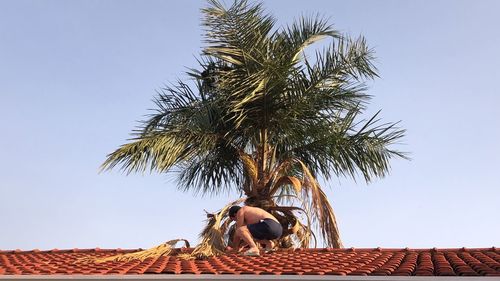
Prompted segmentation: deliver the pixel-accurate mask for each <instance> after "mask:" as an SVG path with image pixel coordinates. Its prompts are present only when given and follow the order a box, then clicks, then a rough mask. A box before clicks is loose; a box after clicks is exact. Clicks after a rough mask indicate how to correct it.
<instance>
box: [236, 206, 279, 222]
mask: <svg viewBox="0 0 500 281" xmlns="http://www.w3.org/2000/svg"><path fill="white" fill-rule="evenodd" d="M239 212H242V215H243V217H244V223H245V224H254V223H258V222H260V221H261V220H264V219H272V220H274V221H276V222H278V223H279V221H278V220H277V219H276V218H275V217H274V216H273V215H271V214H270V213H268V212H266V211H264V210H262V209H261V208H255V207H250V206H243V207H241V209H240V211H239Z"/></svg>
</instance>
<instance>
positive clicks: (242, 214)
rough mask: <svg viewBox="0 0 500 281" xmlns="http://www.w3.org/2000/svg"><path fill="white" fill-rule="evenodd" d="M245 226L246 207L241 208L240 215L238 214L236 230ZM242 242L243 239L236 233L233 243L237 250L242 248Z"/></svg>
mask: <svg viewBox="0 0 500 281" xmlns="http://www.w3.org/2000/svg"><path fill="white" fill-rule="evenodd" d="M243 225H245V207H243V208H241V209H240V210H239V211H238V213H236V229H238V228H239V227H242V226H243ZM240 242H241V237H239V236H238V235H236V232H235V233H234V235H233V243H232V246H233V248H234V249H236V250H237V249H238V248H239V246H240Z"/></svg>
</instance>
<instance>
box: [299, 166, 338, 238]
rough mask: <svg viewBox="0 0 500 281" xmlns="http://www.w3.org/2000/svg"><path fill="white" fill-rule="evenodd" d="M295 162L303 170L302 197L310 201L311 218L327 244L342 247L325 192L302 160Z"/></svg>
mask: <svg viewBox="0 0 500 281" xmlns="http://www.w3.org/2000/svg"><path fill="white" fill-rule="evenodd" d="M297 162H298V163H299V164H300V165H301V168H302V172H303V179H302V187H303V192H302V198H304V200H309V201H310V207H311V208H310V210H312V212H313V216H312V218H313V220H315V222H317V223H318V225H319V228H320V231H321V234H322V236H323V238H324V239H326V243H327V244H328V245H329V246H331V247H334V248H342V247H343V245H342V241H341V240H340V236H339V230H338V226H337V219H336V218H335V214H334V212H333V208H332V206H331V205H330V203H329V202H328V198H327V196H326V194H325V193H324V192H323V189H322V188H321V186H320V185H319V183H318V181H317V180H316V178H315V177H314V176H313V175H312V173H311V172H310V171H309V169H308V168H307V166H306V165H305V164H304V162H302V161H300V160H297Z"/></svg>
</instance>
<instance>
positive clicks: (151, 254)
mask: <svg viewBox="0 0 500 281" xmlns="http://www.w3.org/2000/svg"><path fill="white" fill-rule="evenodd" d="M181 241H182V242H184V245H185V247H186V248H189V241H188V240H186V239H173V240H169V241H167V242H165V243H163V244H160V245H158V246H155V247H153V248H149V249H147V250H142V251H138V252H133V253H128V254H119V255H115V256H111V257H105V258H95V257H91V258H83V259H80V260H78V262H83V263H88V262H93V263H103V262H107V261H132V260H140V261H144V260H145V259H147V258H155V259H157V258H159V257H161V256H168V255H170V254H171V253H172V251H173V250H174V246H175V245H176V244H177V243H179V242H181Z"/></svg>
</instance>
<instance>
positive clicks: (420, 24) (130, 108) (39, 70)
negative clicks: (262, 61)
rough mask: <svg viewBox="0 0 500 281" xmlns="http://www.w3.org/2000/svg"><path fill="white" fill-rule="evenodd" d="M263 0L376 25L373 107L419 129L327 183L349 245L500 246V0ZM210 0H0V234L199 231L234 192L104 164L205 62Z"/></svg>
mask: <svg viewBox="0 0 500 281" xmlns="http://www.w3.org/2000/svg"><path fill="white" fill-rule="evenodd" d="M227 2H230V1H227ZM264 4H265V7H266V8H267V10H268V12H270V13H273V14H274V15H275V16H276V17H277V18H278V20H279V21H278V24H287V23H291V22H292V21H293V19H294V18H298V17H300V16H301V15H310V14H315V13H319V14H321V15H324V16H327V17H329V18H330V19H331V23H333V24H334V26H335V28H337V29H338V30H340V31H342V32H345V33H348V34H350V35H353V36H356V35H363V36H365V37H366V39H367V42H368V44H369V45H370V46H371V47H373V48H374V49H375V52H376V56H377V61H376V65H377V67H378V68H379V73H380V76H381V78H380V79H376V80H375V81H373V82H370V83H369V84H370V89H369V91H368V93H369V94H372V95H373V100H372V102H371V104H370V105H369V106H368V108H369V110H368V113H373V112H376V111H377V110H379V109H382V113H381V117H382V118H383V121H388V122H392V121H399V120H401V123H400V126H401V127H403V128H405V129H407V135H406V137H405V138H404V143H405V144H404V145H402V146H399V147H398V148H399V149H401V150H404V151H408V152H409V153H410V156H411V158H412V160H411V161H404V160H398V159H397V160H395V161H393V162H392V170H391V174H390V175H389V176H387V177H386V178H383V179H379V180H376V181H375V182H373V183H371V184H369V185H366V184H364V183H363V182H362V180H361V179H360V180H359V181H358V182H354V181H352V180H334V181H331V182H330V183H329V184H328V185H327V186H325V189H326V190H327V191H328V192H327V194H328V197H329V199H330V202H331V204H332V205H333V208H334V210H335V212H336V216H337V219H338V223H339V228H340V231H341V238H342V240H343V242H344V246H345V247H362V248H364V247H367V248H374V247H386V248H404V247H411V248H431V247H438V248H449V247H453V248H455V247H491V246H497V247H498V246H499V245H500V219H499V214H500V204H499V202H500V188H499V187H500V184H499V176H498V174H499V169H498V168H499V160H500V146H499V144H498V143H499V141H498V140H499V139H500V126H499V124H500V122H499V121H500V114H499V112H498V105H499V104H500V97H499V93H498V92H499V91H498V83H499V81H500V67H499V66H500V54H499V52H498V50H499V46H500V29H499V27H500V17H498V11H500V2H498V1H493V0H492V1H485V0H480V1H472V0H470V1H451V0H450V1H444V0H438V1H435V0H432V1H430V0H429V1H326V0H325V1H319V0H310V1H307V2H306V1H265V2H264ZM205 5H206V3H205V2H204V1H182V2H181V1H151V0H148V1H130V0H125V1H118V0H114V1H90V0H89V1H62V0H59V1H48V0H45V1H35V0H31V1H27V0H20V1H14V0H10V1H6V0H0V136H1V137H0V149H1V150H2V152H1V161H0V249H2V250H7V249H24V250H29V249H35V248H39V249H52V248H59V249H68V248H69V249H71V248H94V247H100V248H139V247H142V248H148V247H151V246H154V245H157V244H159V243H162V242H164V241H167V240H170V239H174V238H186V239H188V240H189V241H190V242H191V244H196V243H197V241H198V238H197V237H198V233H199V231H200V230H201V229H202V227H203V226H204V223H203V220H204V211H203V210H204V209H206V210H209V211H216V210H217V209H219V208H220V207H222V206H223V205H225V204H226V203H228V202H229V201H232V200H234V199H237V196H238V194H236V193H231V194H224V195H220V196H214V197H205V198H201V197H199V196H198V197H197V196H194V195H193V194H192V193H189V192H188V193H183V192H180V191H178V190H176V187H175V182H173V180H172V179H173V177H171V176H168V175H159V174H145V175H141V174H133V175H129V176H126V175H125V174H123V173H121V172H120V171H118V170H115V171H112V172H106V173H100V174H99V173H98V168H99V165H100V164H101V163H102V162H103V161H104V159H105V156H106V155H107V154H108V153H110V152H111V151H113V150H114V149H116V148H117V147H118V146H119V145H121V144H123V143H124V142H125V141H126V139H128V138H129V137H130V135H129V133H130V132H131V130H132V129H134V128H135V126H136V125H138V123H137V121H138V120H143V119H144V115H146V114H148V109H150V108H153V103H152V102H151V99H152V98H153V96H154V95H155V90H156V89H159V88H160V87H162V85H163V84H165V83H169V82H174V81H175V80H176V79H177V78H181V79H185V78H186V76H184V75H183V72H184V71H185V70H186V68H188V67H196V57H197V56H198V54H199V53H200V50H201V48H202V46H203V43H202V30H201V27H200V18H201V14H200V8H202V7H204V6H205ZM366 117H369V115H366ZM320 246H321V245H320Z"/></svg>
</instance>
